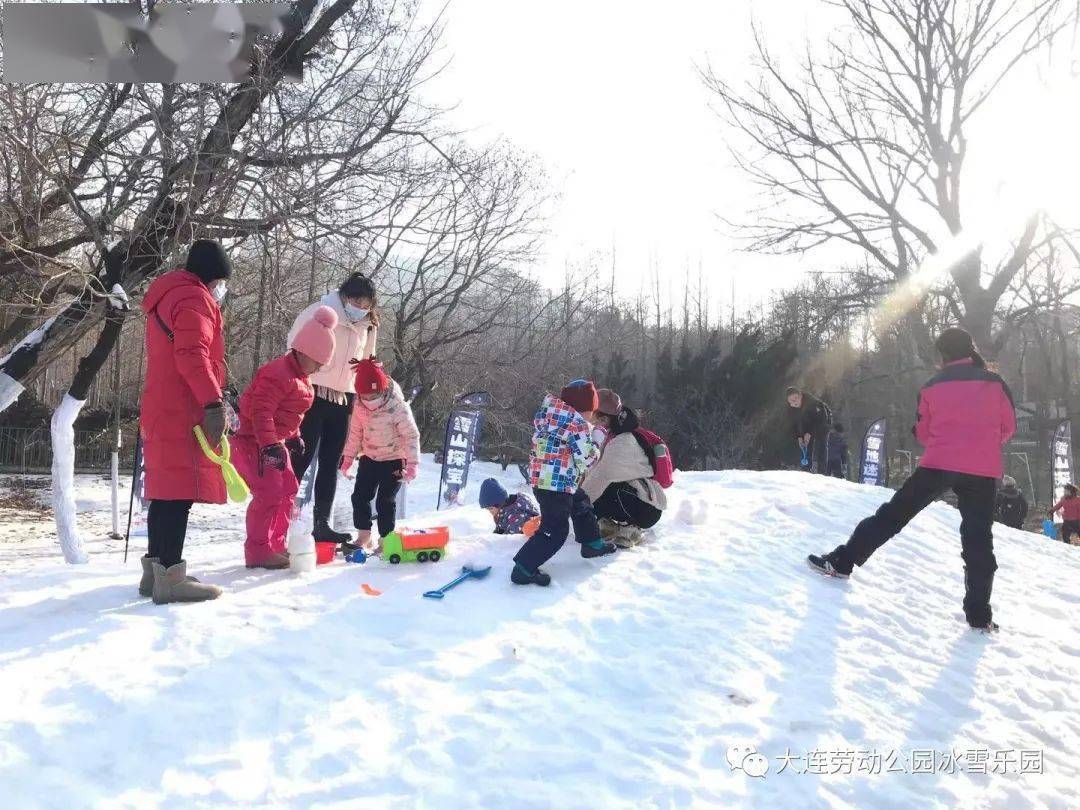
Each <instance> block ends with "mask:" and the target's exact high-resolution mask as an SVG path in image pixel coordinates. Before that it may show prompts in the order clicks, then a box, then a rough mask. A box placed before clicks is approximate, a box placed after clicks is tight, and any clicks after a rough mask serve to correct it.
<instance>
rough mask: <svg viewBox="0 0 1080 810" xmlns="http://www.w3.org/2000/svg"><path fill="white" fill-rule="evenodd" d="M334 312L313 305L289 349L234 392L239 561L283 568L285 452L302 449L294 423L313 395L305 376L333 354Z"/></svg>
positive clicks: (287, 496)
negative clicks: (244, 493) (240, 501)
mask: <svg viewBox="0 0 1080 810" xmlns="http://www.w3.org/2000/svg"><path fill="white" fill-rule="evenodd" d="M336 325H337V313H335V312H334V310H332V309H330V307H319V308H318V309H317V310H315V313H314V315H313V316H312V318H311V320H309V321H308V322H307V323H305V324H304V325H303V326H302V327H301V328H300V329H299V330H297V332H296V334H295V335H293V338H292V340H291V341H290V342H289V351H288V352H286V353H285V354H283V355H281V356H280V357H277V358H275V359H273V360H271V361H270V362H269V363H266V364H265V365H263V366H262V367H261V368H260V369H259V370H258V371H257V372H256V373H255V376H254V377H253V378H252V380H251V385H249V386H248V387H247V389H246V390H245V391H244V395H243V396H242V397H240V431H239V433H237V434H236V436H235V437H234V439H233V444H232V450H233V453H232V455H233V460H234V462H235V463H236V469H237V471H238V472H239V473H240V475H242V476H243V478H244V480H245V481H246V482H247V485H248V487H249V488H250V489H251V496H252V498H251V503H250V504H249V505H248V510H247V540H246V542H245V543H244V560H245V562H246V563H247V567H248V568H287V567H288V565H289V555H288V554H287V553H286V552H285V535H286V533H287V532H288V530H289V520H290V518H291V515H292V506H293V499H294V498H295V497H296V490H297V482H296V475H295V474H294V473H293V468H292V463H291V460H290V451H296V452H301V453H302V452H303V440H302V439H301V438H300V423H301V421H303V419H304V414H306V413H307V411H308V409H309V408H310V407H311V403H312V401H313V400H314V399H315V392H314V390H313V388H312V386H311V380H309V379H308V375H310V374H314V373H315V372H317V371H318V370H319V369H321V368H322V367H323V366H325V365H326V364H327V363H329V362H330V358H331V357H333V355H334V345H335V338H334V327H335V326H336Z"/></svg>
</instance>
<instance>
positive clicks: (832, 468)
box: [825, 458, 844, 478]
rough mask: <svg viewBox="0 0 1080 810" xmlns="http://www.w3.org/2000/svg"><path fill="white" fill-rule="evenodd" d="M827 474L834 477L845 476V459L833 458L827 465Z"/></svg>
mask: <svg viewBox="0 0 1080 810" xmlns="http://www.w3.org/2000/svg"><path fill="white" fill-rule="evenodd" d="M825 474H826V475H829V476H832V477H833V478H843V477H844V460H843V459H842V458H831V459H829V462H828V464H826V465H825Z"/></svg>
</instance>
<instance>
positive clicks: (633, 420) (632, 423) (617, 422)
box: [610, 406, 641, 436]
mask: <svg viewBox="0 0 1080 810" xmlns="http://www.w3.org/2000/svg"><path fill="white" fill-rule="evenodd" d="M639 427H641V420H640V419H639V418H638V415H637V413H635V412H634V411H632V410H631V409H630V408H627V407H625V406H623V407H622V408H620V409H619V412H618V413H617V414H615V415H614V416H613V417H611V428H610V430H611V435H612V436H618V435H619V434H620V433H633V432H634V431H635V430H637V429H638V428H639Z"/></svg>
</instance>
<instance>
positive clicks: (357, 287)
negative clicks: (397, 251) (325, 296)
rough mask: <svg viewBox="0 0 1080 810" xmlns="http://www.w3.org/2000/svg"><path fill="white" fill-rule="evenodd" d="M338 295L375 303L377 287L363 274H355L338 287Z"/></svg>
mask: <svg viewBox="0 0 1080 810" xmlns="http://www.w3.org/2000/svg"><path fill="white" fill-rule="evenodd" d="M338 293H339V294H341V295H342V296H344V297H345V298H368V299H370V300H371V302H372V303H374V302H375V285H374V284H372V283H371V279H370V278H368V277H367V276H365V275H364V274H363V273H353V274H352V275H351V276H349V277H348V278H347V279H345V281H343V282H342V284H341V286H340V287H338Z"/></svg>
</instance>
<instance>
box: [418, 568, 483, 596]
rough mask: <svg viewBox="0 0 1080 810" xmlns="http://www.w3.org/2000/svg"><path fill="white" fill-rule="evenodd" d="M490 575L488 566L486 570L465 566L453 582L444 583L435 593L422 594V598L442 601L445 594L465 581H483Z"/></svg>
mask: <svg viewBox="0 0 1080 810" xmlns="http://www.w3.org/2000/svg"><path fill="white" fill-rule="evenodd" d="M490 573H491V566H490V565H489V566H488V567H487V568H470V567H469V566H467V565H466V566H463V567H462V569H461V576H460V577H458V578H457V579H455V580H454V581H453V582H448V583H446V584H445V585H443V586H442V587H441V588H439V590H437V591H428V592H427V593H425V594H424V596H426V597H427V598H428V599H442V598H443V597H444V596H446V592H447V591H448V590H450V589H451V588H453V587H454V586H455V585H458V584H460V583H462V582H464V581H465V580H467V579H483V578H484V577H486V576H487V575H488V574H490Z"/></svg>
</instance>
